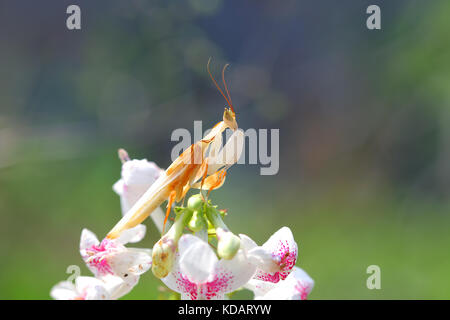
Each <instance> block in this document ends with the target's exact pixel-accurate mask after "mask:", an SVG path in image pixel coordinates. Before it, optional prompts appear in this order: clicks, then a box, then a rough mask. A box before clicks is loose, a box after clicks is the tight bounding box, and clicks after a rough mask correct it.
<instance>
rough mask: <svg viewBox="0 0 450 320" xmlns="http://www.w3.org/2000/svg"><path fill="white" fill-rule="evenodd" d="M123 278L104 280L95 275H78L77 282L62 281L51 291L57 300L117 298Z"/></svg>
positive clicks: (51, 294)
mask: <svg viewBox="0 0 450 320" xmlns="http://www.w3.org/2000/svg"><path fill="white" fill-rule="evenodd" d="M122 282H123V280H122V279H120V278H119V277H114V279H113V278H109V279H108V281H102V280H99V279H97V278H94V277H77V278H76V280H75V284H73V283H72V282H70V281H61V282H59V283H58V284H56V285H55V286H54V287H53V288H52V290H51V291H50V296H51V297H52V298H53V299H56V300H110V299H117V298H118V297H117V294H118V293H119V291H118V289H119V287H120V286H121V285H122Z"/></svg>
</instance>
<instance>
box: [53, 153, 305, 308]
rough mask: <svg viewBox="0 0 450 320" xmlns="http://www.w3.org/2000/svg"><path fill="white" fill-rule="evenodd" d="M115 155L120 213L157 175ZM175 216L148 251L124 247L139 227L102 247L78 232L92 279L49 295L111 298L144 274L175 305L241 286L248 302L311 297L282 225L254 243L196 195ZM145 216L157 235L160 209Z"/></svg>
mask: <svg viewBox="0 0 450 320" xmlns="http://www.w3.org/2000/svg"><path fill="white" fill-rule="evenodd" d="M119 157H120V159H121V160H122V162H123V165H122V178H121V179H120V180H119V181H118V182H116V183H115V184H114V186H113V189H114V191H115V192H116V193H117V194H118V195H119V196H120V200H121V206H122V213H123V214H125V213H127V212H128V211H129V210H130V208H132V207H133V205H134V204H135V203H136V202H137V201H138V200H139V199H140V198H141V197H142V196H143V195H144V193H145V192H146V191H147V190H148V189H149V188H150V187H151V186H152V185H153V184H154V182H155V181H157V179H158V178H159V177H160V176H161V175H163V174H164V171H162V170H161V169H160V168H159V167H158V166H157V165H156V164H154V163H153V162H149V161H147V160H145V159H144V160H130V159H129V157H128V154H127V153H126V152H125V151H124V150H120V151H119ZM174 211H175V215H176V216H175V219H174V222H173V224H172V225H171V227H170V228H169V230H168V231H167V232H166V233H165V234H163V235H162V237H161V239H160V240H159V241H157V242H156V244H155V245H154V247H153V249H152V250H150V249H142V248H130V247H126V246H125V245H126V244H127V243H135V242H139V241H140V240H142V238H143V237H144V235H145V233H146V227H145V226H144V225H143V224H137V225H136V226H135V227H133V228H129V229H126V230H124V231H123V232H122V233H121V234H120V236H119V237H117V238H113V239H110V238H108V237H107V238H105V239H103V240H102V241H99V240H98V239H97V237H96V236H95V234H93V233H92V232H91V231H89V230H87V229H84V230H83V231H82V233H81V240H80V254H81V257H82V259H83V261H84V262H85V263H86V265H87V267H88V268H89V270H90V271H91V272H92V273H93V276H92V277H85V276H80V277H78V278H77V279H76V280H75V283H72V282H70V281H63V282H60V283H58V284H57V285H55V286H54V287H53V288H52V290H51V293H50V294H51V296H52V297H53V298H54V299H82V300H89V299H118V298H120V297H122V296H124V295H125V294H127V293H128V292H130V290H131V289H132V288H133V287H134V286H135V285H136V284H137V283H138V281H139V277H140V275H142V274H143V273H144V272H146V271H148V270H150V269H151V270H152V273H153V274H154V276H155V277H157V278H159V279H161V281H162V282H163V283H164V284H165V285H166V286H167V287H168V288H170V289H171V290H173V291H175V292H178V293H180V294H181V298H182V299H192V300H197V299H225V298H226V295H227V294H229V293H232V292H234V291H236V290H238V289H240V288H246V289H249V290H251V291H253V293H254V298H255V299H299V300H304V299H306V298H307V296H308V294H309V293H310V292H311V290H312V288H313V286H314V281H313V280H312V279H311V277H310V276H309V275H308V274H307V273H306V272H305V271H303V270H302V269H300V268H298V267H296V266H295V264H296V262H297V258H298V246H297V243H296V242H295V240H294V237H293V235H292V232H291V230H290V229H289V228H288V227H282V228H281V229H279V230H278V231H277V232H275V233H274V234H273V235H272V236H271V237H270V238H269V239H268V240H267V241H266V242H265V243H264V244H262V245H258V244H257V243H256V242H255V241H253V240H252V239H251V238H250V237H249V236H247V235H244V234H238V235H237V234H234V233H233V232H232V231H231V230H230V229H229V228H228V226H227V225H226V224H225V223H224V221H223V219H224V217H225V215H226V212H225V211H222V210H219V209H218V208H217V207H216V206H214V205H213V204H212V203H211V201H210V200H208V198H207V195H205V194H203V193H202V192H201V191H200V193H199V194H196V195H193V196H191V197H190V198H189V199H188V201H187V205H186V206H183V207H175V209H174ZM151 217H152V219H153V221H154V223H155V224H156V226H157V227H158V229H159V230H160V231H162V229H163V223H164V213H163V212H162V210H161V209H160V208H159V207H158V208H156V209H155V210H154V211H153V212H152V214H151ZM186 231H187V232H186Z"/></svg>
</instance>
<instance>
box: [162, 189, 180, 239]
mask: <svg viewBox="0 0 450 320" xmlns="http://www.w3.org/2000/svg"><path fill="white" fill-rule="evenodd" d="M176 195H177V192H176V191H175V190H174V191H172V192H171V193H170V195H169V202H168V203H167V210H166V216H165V218H164V224H163V228H162V234H164V229H165V227H166V222H167V219H168V218H169V214H170V210H171V209H172V204H173V202H174V201H175V197H176Z"/></svg>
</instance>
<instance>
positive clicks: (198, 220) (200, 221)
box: [188, 211, 206, 232]
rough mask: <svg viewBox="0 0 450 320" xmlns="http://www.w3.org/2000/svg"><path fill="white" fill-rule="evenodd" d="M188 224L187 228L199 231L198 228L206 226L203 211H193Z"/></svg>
mask: <svg viewBox="0 0 450 320" xmlns="http://www.w3.org/2000/svg"><path fill="white" fill-rule="evenodd" d="M188 226H189V229H191V230H192V231H194V232H199V231H200V230H202V229H204V228H206V222H205V218H204V217H203V212H201V211H194V213H193V215H192V218H191V220H190V221H189V224H188Z"/></svg>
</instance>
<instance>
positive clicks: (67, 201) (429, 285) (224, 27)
mask: <svg viewBox="0 0 450 320" xmlns="http://www.w3.org/2000/svg"><path fill="white" fill-rule="evenodd" d="M70 4H78V5H79V6H80V8H81V24H82V29H81V30H77V31H71V30H68V29H67V28H66V18H67V16H68V15H67V14H66V8H67V6H68V5H70ZM371 4H377V5H379V6H380V8H381V26H382V29H381V30H368V29H367V28H366V19H367V17H368V15H367V14H366V8H367V7H368V6H369V5H371ZM449 12H450V2H449V1H444V0H443V1H427V2H426V1H418V0H411V1H400V0H398V1H395V2H394V1H348V0H345V1H339V2H336V1H331V0H329V1H298V0H297V1H296V0H285V1H261V0H259V1H237V0H228V1H224V0H188V1H171V2H168V1H145V0H129V1H62V0H60V1H39V3H37V2H36V1H23V0H20V1H5V0H2V1H0V70H1V71H0V214H1V216H0V217H1V220H0V298H3V299H19V298H21V299H47V298H49V290H50V289H51V287H52V286H53V285H54V284H55V283H56V282H58V281H61V280H65V279H66V278H67V277H68V274H66V273H65V271H66V268H67V266H68V265H72V264H76V265H79V266H80V267H81V268H82V274H83V275H90V274H89V271H88V270H87V269H86V268H85V267H84V265H83V262H82V260H81V258H80V256H79V253H78V245H79V236H80V233H81V230H82V228H84V227H87V228H89V229H90V230H92V231H94V232H95V233H96V234H97V235H99V237H103V235H104V234H105V233H106V232H107V231H108V230H109V229H110V228H111V227H112V226H113V225H114V224H115V222H116V221H117V220H118V219H119V217H120V205H119V198H118V196H117V195H116V194H114V193H113V191H112V184H113V183H114V182H115V181H116V180H117V179H119V178H120V161H119V160H118V159H117V153H116V152H117V149H118V148H119V147H123V148H126V149H127V150H128V151H129V153H130V155H131V157H132V158H139V159H141V158H147V159H149V160H152V161H155V162H156V163H157V164H159V166H161V167H163V168H166V167H167V166H168V165H169V164H170V152H171V149H172V147H173V146H174V145H175V142H171V141H170V136H171V133H172V131H173V130H174V129H176V128H187V129H189V130H191V131H192V130H193V121H194V120H203V125H204V129H206V128H207V127H210V126H212V125H213V124H215V123H216V122H217V121H219V120H220V118H221V114H222V112H223V107H224V105H225V101H224V100H223V98H222V97H221V96H220V95H219V93H218V92H217V90H216V89H215V88H214V86H213V84H212V82H211V80H210V79H209V77H208V74H207V72H206V63H207V61H208V58H209V57H213V60H212V64H211V66H212V71H213V72H214V73H215V74H216V75H217V76H218V77H220V71H221V68H222V66H223V65H224V64H225V63H230V64H231V67H230V68H229V70H228V73H227V79H228V85H229V87H230V90H231V95H232V98H233V102H234V104H235V108H236V112H237V117H238V122H239V125H240V127H241V128H244V129H246V128H256V129H259V128H267V129H270V128H279V129H280V170H279V173H278V174H277V175H274V176H261V175H260V174H259V169H260V166H258V165H246V166H242V165H241V166H235V167H233V168H232V169H231V171H230V173H229V176H228V178H227V182H226V184H225V185H224V186H223V187H222V188H221V189H219V190H218V191H215V192H214V193H213V194H212V199H213V201H214V202H215V203H217V204H219V205H220V206H221V208H227V209H228V212H229V215H228V219H227V224H228V225H229V226H230V227H231V229H232V230H233V231H234V232H236V233H245V234H248V235H249V236H251V237H252V238H253V239H255V240H257V241H258V242H259V243H263V242H264V241H265V240H266V239H267V238H268V237H269V236H270V235H271V234H272V233H273V232H275V231H276V230H277V229H278V228H280V227H282V226H284V225H287V226H289V227H290V228H291V229H292V231H293V233H294V236H295V238H296V240H297V242H298V244H299V261H298V263H297V265H298V266H301V267H303V268H304V269H305V270H306V271H307V272H308V273H309V274H310V275H311V276H312V277H313V278H314V279H315V281H316V286H315V288H314V290H313V292H312V294H311V296H310V298H311V299H348V298H354V299H355V298H356V299H409V298H425V299H444V298H447V299H448V298H450V276H449V275H448V271H449V270H450V256H449V254H448V251H449V249H450V234H449V232H448V230H449V225H450V216H449V201H448V196H447V195H448V194H449V192H450V126H449V125H450V108H449V107H450V91H449V90H448V87H449V85H450V60H449V57H450V42H449V39H450V19H449V18H448V15H449ZM147 225H148V226H149V231H148V232H149V235H148V236H147V237H146V239H145V240H144V241H143V242H142V243H141V244H140V245H141V246H143V247H152V245H153V243H154V242H155V241H156V240H157V238H158V234H157V232H156V228H154V227H153V226H152V225H151V222H148V223H147ZM373 264H375V265H379V266H380V268H381V287H382V288H381V290H369V289H367V287H366V279H367V277H368V276H369V275H368V274H366V268H367V267H368V266H369V265H373ZM160 286H161V284H160V282H159V281H157V280H155V278H154V277H153V276H152V274H151V272H149V273H147V274H145V275H144V276H142V278H141V281H140V283H139V285H138V286H137V287H136V288H135V289H134V291H132V293H130V294H129V295H127V296H126V297H125V298H136V299H147V298H150V299H154V298H158V297H164V294H165V293H164V292H162V291H161V288H159V287H160ZM241 294H242V296H241V297H250V295H249V294H248V293H245V292H244V293H241Z"/></svg>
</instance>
